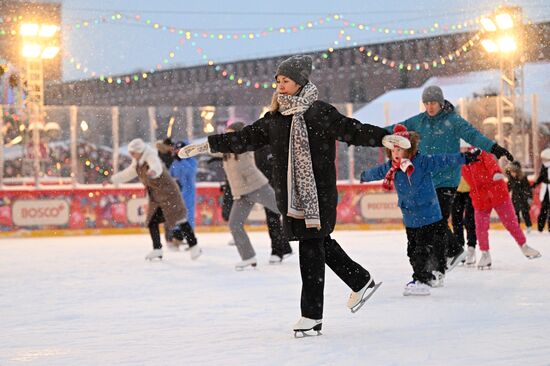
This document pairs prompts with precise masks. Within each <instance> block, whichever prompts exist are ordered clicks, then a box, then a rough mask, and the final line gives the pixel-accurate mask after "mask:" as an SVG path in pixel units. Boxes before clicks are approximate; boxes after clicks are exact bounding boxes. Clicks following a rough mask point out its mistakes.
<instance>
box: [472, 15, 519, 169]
mask: <svg viewBox="0 0 550 366" xmlns="http://www.w3.org/2000/svg"><path fill="white" fill-rule="evenodd" d="M481 24H482V26H483V28H484V30H485V36H486V37H485V38H484V39H483V40H482V41H481V44H482V46H483V48H484V49H485V51H487V52H488V53H493V54H498V55H499V69H500V93H499V96H498V97H497V133H498V143H499V144H501V145H503V146H507V147H508V148H509V149H513V151H515V153H520V154H521V155H522V157H523V161H524V163H528V162H529V143H528V139H527V134H526V133H525V131H524V126H523V121H522V115H521V114H520V113H518V112H521V111H523V110H524V104H525V103H524V85H523V80H524V78H523V62H524V60H523V13H522V10H521V8H520V7H509V6H503V7H500V8H499V9H497V11H495V12H494V13H493V14H492V15H491V16H488V17H484V18H482V19H481ZM506 120H511V121H513V124H514V125H517V123H521V134H522V137H523V147H524V149H523V151H520V150H518V149H517V146H514V145H515V144H513V143H512V141H511V138H513V134H512V136H510V137H511V138H505V136H504V128H503V124H504V121H506Z"/></svg>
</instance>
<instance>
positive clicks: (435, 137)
mask: <svg viewBox="0 0 550 366" xmlns="http://www.w3.org/2000/svg"><path fill="white" fill-rule="evenodd" d="M422 103H423V104H424V107H425V108H426V111H425V112H423V113H420V114H418V115H416V116H414V117H411V118H409V119H407V120H405V121H403V122H400V124H402V125H405V127H407V129H408V130H409V131H416V132H418V133H419V134H420V136H422V140H421V141H420V145H419V147H418V149H419V150H420V151H422V153H423V154H426V155H431V154H442V153H458V152H459V151H460V139H461V138H462V139H464V140H465V141H466V142H468V143H470V144H472V145H474V146H477V147H479V148H481V150H485V151H490V152H491V153H493V154H495V155H496V156H497V158H500V157H502V156H506V158H508V160H510V161H513V160H514V157H513V156H512V154H510V152H509V151H508V150H506V149H505V148H503V147H502V146H500V145H499V144H497V143H496V142H495V141H491V140H490V139H488V138H487V137H485V136H484V135H483V134H481V133H480V132H479V131H478V130H477V129H476V128H475V127H474V126H472V125H471V124H470V123H469V122H468V121H466V120H465V119H464V118H462V117H461V116H460V115H459V114H458V113H456V112H455V107H454V106H453V105H452V103H451V102H449V101H448V100H446V99H445V98H444V97H443V91H442V90H441V88H440V87H438V86H435V85H432V86H428V87H426V88H425V89H424V90H423V92H422ZM387 129H388V131H390V132H391V131H393V126H389V127H387ZM433 182H434V186H435V190H436V192H437V198H438V200H439V206H440V207H441V213H442V215H443V219H444V220H445V222H447V221H448V219H449V216H450V214H451V207H452V203H453V198H454V195H455V192H456V187H457V186H458V183H459V182H460V167H459V166H452V167H449V168H447V169H443V170H441V171H440V172H438V173H436V174H434V176H433ZM446 232H447V235H448V236H449V240H447V241H446V242H447V245H448V246H447V248H446V257H447V267H448V268H447V270H448V271H450V270H451V269H453V268H454V267H455V266H456V265H457V264H459V263H461V262H462V260H463V259H464V258H465V257H466V253H465V252H464V248H463V246H461V245H460V244H459V243H457V241H456V240H455V238H454V235H453V233H452V232H451V229H450V228H449V226H448V225H447V228H446Z"/></svg>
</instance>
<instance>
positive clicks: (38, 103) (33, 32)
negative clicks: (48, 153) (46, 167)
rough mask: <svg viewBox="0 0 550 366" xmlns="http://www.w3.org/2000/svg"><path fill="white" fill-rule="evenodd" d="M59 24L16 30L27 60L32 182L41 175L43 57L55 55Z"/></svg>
mask: <svg viewBox="0 0 550 366" xmlns="http://www.w3.org/2000/svg"><path fill="white" fill-rule="evenodd" d="M58 31H59V26H57V25H51V24H34V23H26V24H22V25H21V27H20V29H19V33H20V35H21V37H22V41H23V42H22V49H21V55H22V57H23V58H24V59H25V61H26V71H27V72H26V80H27V99H26V108H27V115H28V119H29V127H31V126H33V127H34V128H33V130H32V141H33V170H34V180H35V185H36V186H37V187H38V185H39V178H40V127H43V124H44V120H43V116H42V112H43V109H44V66H43V60H45V59H52V58H54V57H55V56H56V55H57V53H58V52H59V46H57V45H56V44H55V43H53V40H54V36H55V35H56V33H57V32H58Z"/></svg>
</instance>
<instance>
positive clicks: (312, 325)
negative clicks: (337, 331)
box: [293, 317, 323, 338]
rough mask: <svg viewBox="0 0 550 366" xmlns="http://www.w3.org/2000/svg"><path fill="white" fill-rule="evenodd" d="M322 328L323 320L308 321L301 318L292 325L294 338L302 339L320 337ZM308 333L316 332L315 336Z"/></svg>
mask: <svg viewBox="0 0 550 366" xmlns="http://www.w3.org/2000/svg"><path fill="white" fill-rule="evenodd" d="M322 327H323V319H310V318H305V317H301V318H300V320H298V322H296V324H294V328H293V329H294V337H295V338H304V337H312V336H320V335H322V333H321V328H322ZM308 331H316V332H317V333H316V334H311V333H308Z"/></svg>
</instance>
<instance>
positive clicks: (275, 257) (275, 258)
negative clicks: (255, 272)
mask: <svg viewBox="0 0 550 366" xmlns="http://www.w3.org/2000/svg"><path fill="white" fill-rule="evenodd" d="M281 263H283V258H281V257H279V256H278V255H275V254H271V256H270V257H269V264H281Z"/></svg>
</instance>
